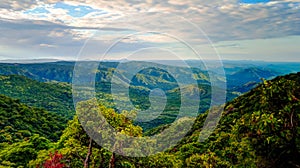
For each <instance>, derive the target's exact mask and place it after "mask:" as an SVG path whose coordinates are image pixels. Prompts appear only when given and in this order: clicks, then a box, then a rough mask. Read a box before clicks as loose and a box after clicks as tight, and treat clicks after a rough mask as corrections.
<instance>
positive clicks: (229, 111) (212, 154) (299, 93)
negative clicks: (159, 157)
mask: <svg viewBox="0 0 300 168" xmlns="http://www.w3.org/2000/svg"><path fill="white" fill-rule="evenodd" d="M299 112H300V73H297V74H290V75H287V76H283V77H277V78H275V79H273V80H271V81H264V83H263V84H261V85H259V86H258V87H256V88H255V89H253V90H251V91H250V92H248V93H246V94H245V95H243V96H240V97H238V98H236V99H234V100H233V101H231V102H229V103H227V104H226V106H225V111H224V113H223V115H222V118H221V120H220V122H219V124H218V127H217V128H216V129H215V130H214V132H213V133H212V135H211V136H210V137H209V139H207V140H206V141H205V142H203V143H200V142H198V137H199V133H200V131H201V130H202V129H201V128H202V127H203V124H204V120H205V118H206V115H207V114H206V113H205V114H202V115H199V117H198V118H197V120H196V123H195V124H194V126H193V129H192V130H191V131H190V133H189V134H188V136H187V137H186V138H185V139H184V140H183V141H182V142H181V143H180V144H179V145H178V146H177V147H175V148H174V149H173V151H171V152H170V153H173V154H174V155H179V156H180V157H181V159H182V160H183V161H184V162H185V166H186V167H199V166H202V167H205V166H208V167H230V166H234V167H299V165H300V162H299V159H298V156H299V154H300V145H299V144H300V113H299Z"/></svg>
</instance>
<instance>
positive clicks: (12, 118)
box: [0, 95, 66, 143]
mask: <svg viewBox="0 0 300 168" xmlns="http://www.w3.org/2000/svg"><path fill="white" fill-rule="evenodd" d="M65 122H66V121H65V119H64V118H62V117H60V116H57V115H55V114H52V113H49V112H46V111H45V110H43V109H39V108H33V107H29V106H27V105H25V104H22V103H20V101H19V100H14V99H11V98H9V97H6V96H3V95H0V143H2V142H9V143H12V142H16V141H20V140H23V139H26V138H29V137H31V136H32V135H33V134H39V135H41V136H44V137H47V138H49V139H50V140H52V141H55V140H57V139H59V137H60V135H61V132H62V130H63V128H64V123H65Z"/></svg>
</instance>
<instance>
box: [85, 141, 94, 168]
mask: <svg viewBox="0 0 300 168" xmlns="http://www.w3.org/2000/svg"><path fill="white" fill-rule="evenodd" d="M92 148H93V139H92V138H90V142H89V148H88V153H87V154H86V157H85V160H84V168H89V163H90V157H91V155H92Z"/></svg>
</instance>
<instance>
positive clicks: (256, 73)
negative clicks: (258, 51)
mask: <svg viewBox="0 0 300 168" xmlns="http://www.w3.org/2000/svg"><path fill="white" fill-rule="evenodd" d="M278 75H280V74H279V73H278V72H275V71H271V70H269V69H261V68H256V67H251V68H246V69H242V70H239V71H238V72H235V73H233V74H228V75H227V87H228V88H229V89H233V88H234V87H240V86H243V85H245V84H247V83H249V82H252V83H253V82H256V83H259V82H261V81H262V79H272V78H274V77H276V76H278Z"/></svg>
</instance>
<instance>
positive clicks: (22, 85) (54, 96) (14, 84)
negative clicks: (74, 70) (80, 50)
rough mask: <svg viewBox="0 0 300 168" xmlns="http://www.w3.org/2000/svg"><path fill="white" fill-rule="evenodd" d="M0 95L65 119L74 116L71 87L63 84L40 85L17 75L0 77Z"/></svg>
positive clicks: (40, 83)
mask: <svg viewBox="0 0 300 168" xmlns="http://www.w3.org/2000/svg"><path fill="white" fill-rule="evenodd" d="M0 94H4V95H7V96H9V97H12V98H15V99H19V100H20V101H21V102H22V103H25V104H27V105H29V106H35V107H41V108H44V109H46V110H47V111H50V112H54V113H56V114H59V115H61V116H65V117H67V118H72V117H73V115H74V114H75V110H74V107H73V101H72V93H71V87H70V85H68V84H65V83H57V82H56V83H54V82H52V83H42V82H38V81H36V80H32V79H29V78H26V77H23V76H18V75H10V76H0Z"/></svg>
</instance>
